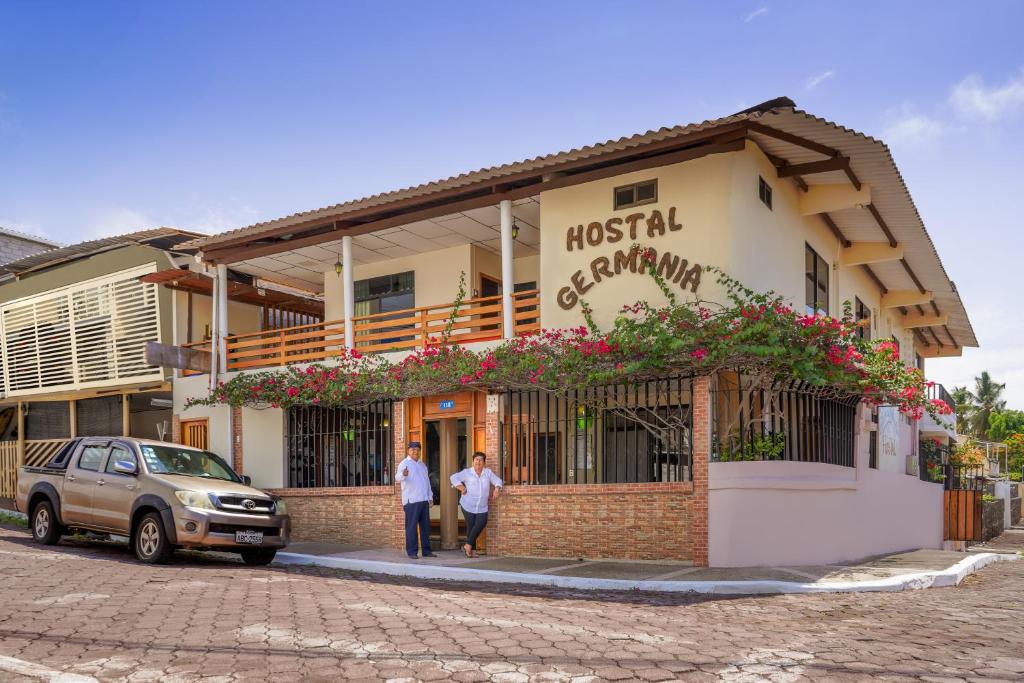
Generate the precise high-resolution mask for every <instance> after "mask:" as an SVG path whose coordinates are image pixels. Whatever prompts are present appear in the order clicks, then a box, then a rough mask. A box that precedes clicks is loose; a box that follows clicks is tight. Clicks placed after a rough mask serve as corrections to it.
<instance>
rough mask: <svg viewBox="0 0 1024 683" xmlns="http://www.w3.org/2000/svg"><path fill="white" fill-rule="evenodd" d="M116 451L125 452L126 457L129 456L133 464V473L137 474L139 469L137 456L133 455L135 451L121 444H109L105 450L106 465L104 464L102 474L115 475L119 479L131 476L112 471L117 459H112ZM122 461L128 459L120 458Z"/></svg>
mask: <svg viewBox="0 0 1024 683" xmlns="http://www.w3.org/2000/svg"><path fill="white" fill-rule="evenodd" d="M117 449H120V450H123V451H125V452H127V453H128V455H130V456H131V460H132V461H133V462H134V463H135V471H136V472H138V471H139V469H140V467H139V456H138V455H136V454H135V449H133V448H131V447H129V446H126V445H125V444H123V443H114V444H111V445H110V448H108V449H107V464H106V467H104V468H103V474H114V475H117V476H119V477H130V476H132V475H130V474H123V473H122V472H115V471H114V469H113V467H114V463H115V462H117V458H115V457H114V451H115V450H117ZM122 459H123V460H128V458H122Z"/></svg>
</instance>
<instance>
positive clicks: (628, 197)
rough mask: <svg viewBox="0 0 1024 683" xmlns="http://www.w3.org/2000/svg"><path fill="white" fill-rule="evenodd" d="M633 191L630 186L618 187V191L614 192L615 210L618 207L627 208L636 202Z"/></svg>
mask: <svg viewBox="0 0 1024 683" xmlns="http://www.w3.org/2000/svg"><path fill="white" fill-rule="evenodd" d="M633 190H634V188H633V187H632V186H630V187H620V188H619V189H617V190H615V206H616V208H618V207H620V206H629V205H630V204H633V203H634V202H635V201H636V200H635V198H634V197H635V193H634V191H633Z"/></svg>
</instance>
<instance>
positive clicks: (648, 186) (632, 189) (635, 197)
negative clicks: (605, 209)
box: [614, 178, 658, 210]
mask: <svg viewBox="0 0 1024 683" xmlns="http://www.w3.org/2000/svg"><path fill="white" fill-rule="evenodd" d="M656 201H658V180H657V178H655V179H654V180H644V181H643V182H639V183H633V184H632V185H623V186H622V187H616V188H615V191H614V204H615V209H616V210H618V209H628V208H629V207H631V206H640V205H641V204H652V203H654V202H656Z"/></svg>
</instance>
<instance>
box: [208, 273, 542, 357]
mask: <svg viewBox="0 0 1024 683" xmlns="http://www.w3.org/2000/svg"><path fill="white" fill-rule="evenodd" d="M512 309H513V310H512V319H513V325H514V330H513V335H514V336H518V335H521V334H525V333H529V332H535V331H537V330H539V329H540V296H539V291H538V290H530V291H524V292H516V293H514V294H513V295H512ZM453 312H454V317H453ZM502 318H503V316H502V307H501V296H487V297H479V298H475V299H467V300H464V301H462V302H461V303H460V304H459V306H458V308H457V309H456V307H455V303H454V302H451V303H446V304H438V305H434V306H421V307H419V308H409V309H405V310H400V311H390V312H387V313H377V314H374V315H363V316H356V317H353V318H352V331H353V333H354V336H355V344H354V347H355V349H356V350H358V351H361V352H362V353H386V352H389V351H411V350H413V349H416V348H423V347H427V346H430V345H431V344H436V343H439V340H440V338H441V337H442V336H443V335H444V332H445V328H446V327H447V326H448V324H449V321H452V322H451V332H450V335H449V338H448V339H449V342H450V343H454V344H471V343H475V342H487V341H495V340H500V339H503V338H504V336H505V335H504V325H503V319H502ZM226 346H227V370H228V371H238V370H252V369H257V368H270V367H281V366H284V365H289V364H292V363H317V362H322V361H326V360H329V359H331V358H334V357H337V356H340V355H342V354H343V353H344V351H345V323H344V321H342V320H332V321H326V322H322V323H315V324H312V325H299V326H295V327H286V328H282V329H276V330H266V331H261V332H251V333H248V334H237V335H231V336H228V337H226ZM206 348H207V349H208V348H209V347H208V346H207V347H206ZM193 374H195V373H193Z"/></svg>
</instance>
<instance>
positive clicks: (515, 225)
mask: <svg viewBox="0 0 1024 683" xmlns="http://www.w3.org/2000/svg"><path fill="white" fill-rule="evenodd" d="M518 238H519V223H516V219H515V218H513V219H512V239H518Z"/></svg>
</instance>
